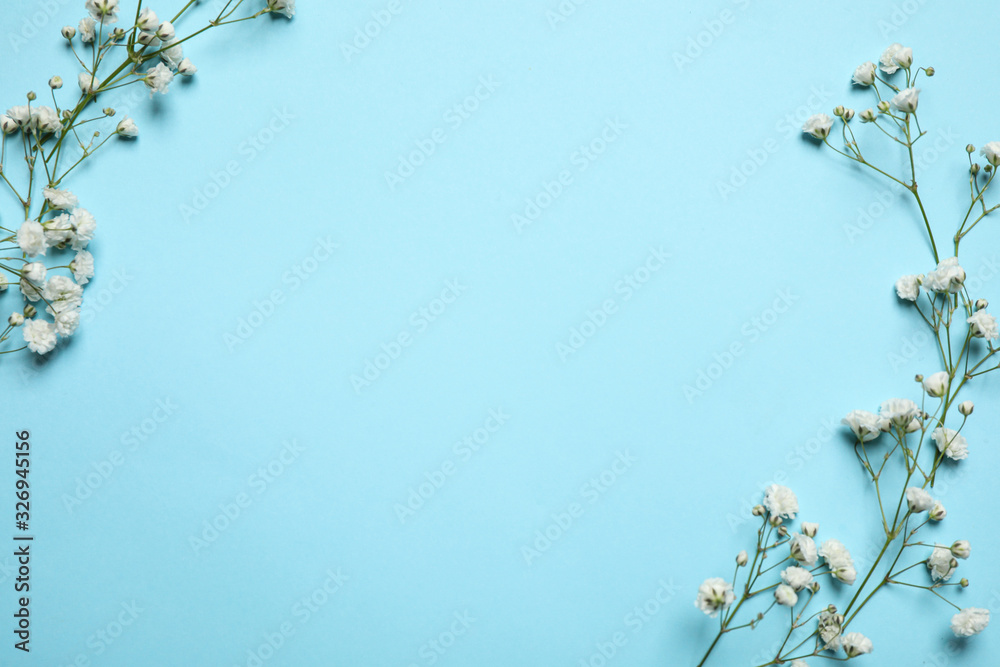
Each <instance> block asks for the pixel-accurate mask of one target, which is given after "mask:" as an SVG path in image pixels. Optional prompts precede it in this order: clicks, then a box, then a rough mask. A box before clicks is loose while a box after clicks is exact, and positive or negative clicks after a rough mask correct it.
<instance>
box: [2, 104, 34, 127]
mask: <svg viewBox="0 0 1000 667" xmlns="http://www.w3.org/2000/svg"><path fill="white" fill-rule="evenodd" d="M7 117H8V118H10V119H11V120H12V121H14V124H15V125H17V126H18V127H19V128H21V129H23V130H24V131H25V132H27V131H28V128H29V127H30V126H31V108H30V107H28V105H27V104H19V105H18V106H16V107H11V108H9V109H7Z"/></svg>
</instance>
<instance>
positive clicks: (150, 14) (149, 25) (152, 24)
mask: <svg viewBox="0 0 1000 667" xmlns="http://www.w3.org/2000/svg"><path fill="white" fill-rule="evenodd" d="M135 24H136V26H138V27H139V30H145V31H146V32H153V31H155V30H156V28H157V26H159V25H160V20H159V19H158V18H156V12H154V11H153V10H152V9H150V8H149V7H143V8H142V11H141V12H139V20H138V21H136V22H135Z"/></svg>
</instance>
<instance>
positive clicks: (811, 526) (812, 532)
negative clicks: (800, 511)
mask: <svg viewBox="0 0 1000 667" xmlns="http://www.w3.org/2000/svg"><path fill="white" fill-rule="evenodd" d="M802 532H803V533H804V534H805V535H808V536H809V537H816V533H818V532H819V524H818V523H813V522H810V521H803V522H802Z"/></svg>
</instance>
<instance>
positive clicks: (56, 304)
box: [42, 276, 83, 315]
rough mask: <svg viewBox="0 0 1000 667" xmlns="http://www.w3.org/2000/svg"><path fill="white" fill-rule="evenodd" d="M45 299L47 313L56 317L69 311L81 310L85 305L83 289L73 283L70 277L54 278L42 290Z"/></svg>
mask: <svg viewBox="0 0 1000 667" xmlns="http://www.w3.org/2000/svg"><path fill="white" fill-rule="evenodd" d="M42 295H43V296H44V297H45V301H46V303H48V306H47V307H46V309H45V310H46V311H47V312H48V313H49V314H50V315H55V314H57V313H61V312H64V311H67V310H72V309H74V308H79V307H80V304H81V303H83V288H82V287H80V286H79V285H77V284H76V283H75V282H73V279H72V278H69V277H68V276H52V277H51V278H49V280H48V282H46V283H45V289H44V290H42Z"/></svg>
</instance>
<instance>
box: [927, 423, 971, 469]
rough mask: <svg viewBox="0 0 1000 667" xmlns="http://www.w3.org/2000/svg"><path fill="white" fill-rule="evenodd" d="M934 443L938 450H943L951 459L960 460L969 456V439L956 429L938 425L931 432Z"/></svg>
mask: <svg viewBox="0 0 1000 667" xmlns="http://www.w3.org/2000/svg"><path fill="white" fill-rule="evenodd" d="M931 438H932V439H933V440H934V444H936V445H937V448H938V451H939V452H944V455H945V456H947V457H948V458H949V459H951V460H952V461H961V460H962V459H967V458H969V441H968V440H966V439H965V436H964V435H962V434H961V433H959V432H958V431H953V430H952V429H950V428H948V427H946V426H939V427H937V428H936V429H934V432H933V433H932V434H931Z"/></svg>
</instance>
